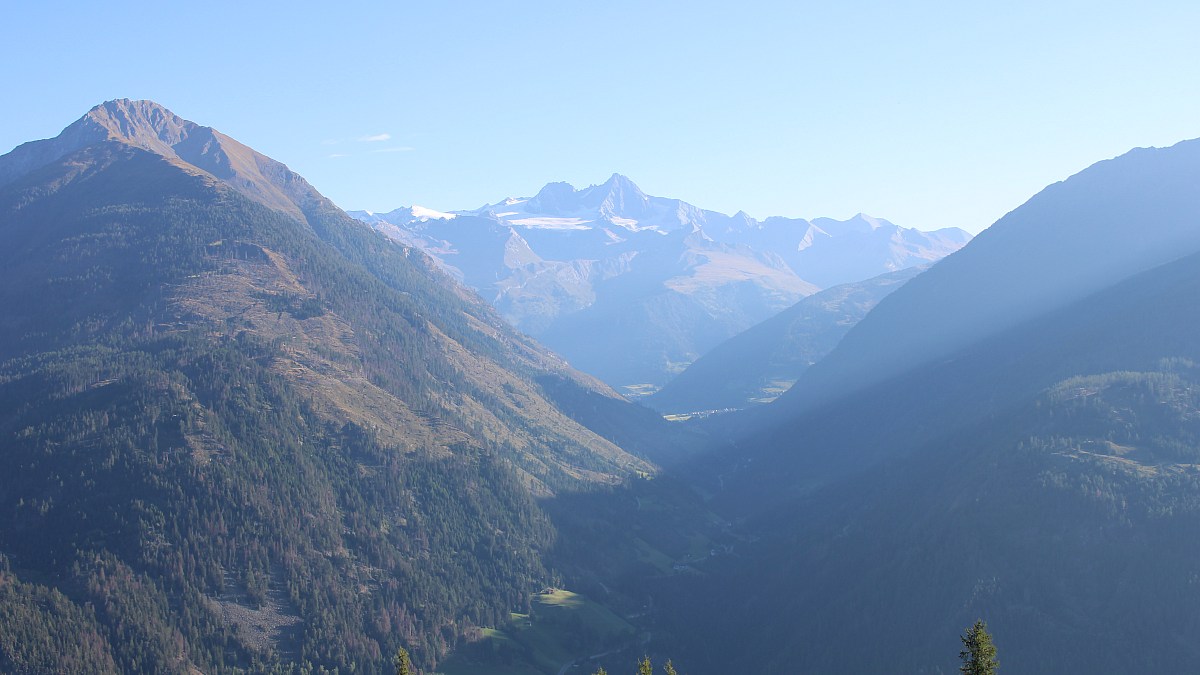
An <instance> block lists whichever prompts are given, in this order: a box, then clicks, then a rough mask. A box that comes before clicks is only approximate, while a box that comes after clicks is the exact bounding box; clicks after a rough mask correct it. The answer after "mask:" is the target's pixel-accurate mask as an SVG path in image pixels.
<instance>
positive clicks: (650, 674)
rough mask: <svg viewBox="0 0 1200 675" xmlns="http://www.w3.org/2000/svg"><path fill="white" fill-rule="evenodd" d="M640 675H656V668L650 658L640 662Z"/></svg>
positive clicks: (647, 657)
mask: <svg viewBox="0 0 1200 675" xmlns="http://www.w3.org/2000/svg"><path fill="white" fill-rule="evenodd" d="M638 675H654V666H653V665H652V664H651V663H650V657H649V656H646V657H644V658H642V660H641V661H638Z"/></svg>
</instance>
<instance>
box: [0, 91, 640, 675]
mask: <svg viewBox="0 0 1200 675" xmlns="http://www.w3.org/2000/svg"><path fill="white" fill-rule="evenodd" d="M0 239H2V240H3V243H4V245H3V246H0V306H2V307H4V311H3V313H2V314H0V401H2V402H3V403H2V404H0V466H3V468H4V470H3V471H2V472H0V522H2V523H3V527H0V557H2V559H3V563H2V564H3V571H2V572H0V574H3V579H4V581H3V583H0V588H2V589H3V594H4V598H3V600H2V601H0V614H3V616H4V617H6V618H5V625H6V630H5V635H8V636H21V637H19V639H16V640H3V641H0V669H4V670H17V671H26V672H189V671H194V670H195V669H199V670H200V671H202V672H229V671H230V670H231V669H233V668H234V667H241V668H248V669H251V670H254V671H261V670H264V669H269V668H270V667H272V666H273V665H287V666H288V667H289V668H290V667H291V666H292V665H300V664H311V665H313V666H324V667H330V668H331V667H335V666H337V667H341V668H343V669H345V668H347V667H348V665H349V664H351V663H353V664H356V668H357V671H356V672H386V670H387V667H388V666H387V661H388V659H389V657H390V655H391V654H392V653H394V650H395V648H396V647H397V646H399V645H406V646H408V647H409V648H410V649H411V650H413V651H414V652H415V653H416V655H417V656H418V657H419V659H420V660H421V661H422V662H423V663H425V664H426V665H429V664H432V663H434V662H436V660H437V659H438V658H439V657H440V656H441V655H442V654H443V653H444V652H445V650H446V649H447V648H448V647H449V646H450V645H452V644H453V643H454V642H455V641H456V640H457V639H458V638H459V636H461V635H462V634H463V632H464V631H466V630H468V629H469V628H470V627H471V626H473V625H484V624H494V623H497V622H499V621H500V620H502V619H505V618H507V616H508V612H509V611H510V610H512V609H514V608H519V607H521V606H523V605H524V604H525V603H527V602H528V594H529V592H530V591H531V590H532V589H534V588H535V587H537V586H538V585H539V584H541V583H544V580H545V577H546V574H547V573H546V570H545V569H544V567H543V564H542V562H541V552H542V551H544V550H545V549H546V547H547V546H549V545H550V543H551V542H552V541H553V538H554V533H553V528H552V526H551V525H550V523H549V521H548V520H547V518H546V517H545V515H544V514H543V513H542V511H541V509H540V508H539V506H538V505H537V504H536V502H535V500H534V498H535V497H536V496H538V495H548V494H551V493H553V492H555V491H563V490H568V491H569V490H572V489H575V488H578V487H581V486H585V485H588V484H591V483H607V482H614V481H619V480H621V479H622V478H623V477H624V476H626V475H628V474H629V473H631V472H634V471H649V470H652V467H651V465H649V464H648V463H647V462H646V461H644V460H643V459H640V458H639V457H637V456H634V455H631V454H630V453H628V452H626V451H625V450H623V449H622V448H621V447H619V446H618V445H616V444H614V443H613V442H611V441H609V440H607V439H605V438H603V437H601V436H600V435H598V434H597V433H595V432H593V431H591V430H589V429H588V428H586V427H585V426H583V425H582V424H581V423H579V422H576V421H575V418H579V419H583V420H586V421H587V422H588V423H589V424H592V425H594V426H597V428H608V429H612V428H620V427H621V426H623V422H622V420H633V419H636V420H638V421H637V422H636V423H632V422H631V424H638V425H645V424H647V421H646V420H645V416H644V415H638V414H637V413H636V412H631V411H630V407H629V405H628V404H626V403H624V402H623V401H621V400H620V399H618V398H617V397H616V396H615V395H614V394H613V393H612V392H611V391H610V390H608V389H607V387H605V386H603V385H601V384H599V383H598V382H596V381H594V380H591V379H589V378H587V377H586V376H583V375H580V374H578V373H576V372H574V371H572V370H571V369H569V368H568V367H567V366H566V364H565V363H563V362H562V361H561V360H559V359H558V358H557V357H554V356H553V355H551V354H549V353H548V352H545V351H544V350H542V349H541V348H540V347H539V346H537V345H536V344H535V343H533V342H532V341H530V340H529V339H527V338H525V337H523V336H521V335H520V334H518V333H516V332H515V331H514V330H512V329H511V328H509V327H508V325H507V324H506V323H505V322H504V321H503V320H502V319H500V317H499V316H498V315H496V314H495V312H494V311H493V310H492V309H491V308H490V307H489V306H488V305H487V304H486V303H483V302H482V301H480V300H479V299H478V298H477V297H475V296H474V295H473V294H471V293H470V292H468V291H465V290H463V289H462V288H461V287H458V286H457V285H456V284H454V283H453V282H452V281H451V280H450V279H448V278H447V277H445V276H444V275H443V274H442V273H441V272H439V271H437V269H436V268H435V267H434V265H433V264H432V263H431V262H430V261H429V260H428V259H427V258H426V257H425V256H424V255H422V254H420V253H419V252H417V251H413V250H411V249H407V248H405V247H403V246H400V245H398V244H396V243H394V242H391V241H389V240H387V239H386V238H384V237H383V236H381V235H379V234H377V233H375V232H373V231H371V230H370V229H369V228H368V227H366V226H365V225H363V224H361V223H359V222H357V221H355V220H353V219H351V218H349V217H348V216H346V215H345V214H344V213H342V212H341V211H339V210H338V209H336V208H335V207H334V206H333V205H332V204H331V203H330V202H328V200H326V199H324V198H323V197H321V196H320V195H319V194H318V193H316V191H315V190H313V189H312V188H311V186H308V184H307V183H305V182H304V181H303V179H301V178H300V177H299V176H296V175H295V174H293V173H291V172H290V171H288V170H287V169H286V167H284V166H283V165H282V164H279V163H277V162H274V161H273V160H270V159H269V158H265V157H264V156H262V155H259V154H258V153H255V152H253V151H252V150H249V149H248V148H246V147H245V146H242V145H241V144H237V143H236V142H234V141H231V139H228V138H227V137H225V136H223V135H221V134H220V133H219V132H215V131H213V130H211V129H207V128H205V127H200V126H199V125H195V124H193V123H190V122H186V121H184V120H181V119H179V118H178V117H176V116H174V115H173V114H171V113H170V112H169V111H166V110H165V109H163V108H161V107H159V106H157V105H155V104H153V103H149V102H132V101H115V102H110V103H108V104H105V105H103V106H98V107H97V108H96V109H94V110H93V111H91V112H90V113H89V114H88V115H87V116H85V118H83V119H82V120H80V121H79V122H77V123H76V124H74V125H72V126H71V127H69V128H68V129H67V130H66V131H65V132H64V134H63V135H62V136H60V137H59V138H57V139H51V140H49V141H39V142H36V143H32V144H26V145H25V146H21V148H18V149H17V150H15V151H14V152H13V153H10V154H9V155H7V156H5V157H0ZM558 401H569V402H570V405H567V404H565V403H564V404H560V403H558ZM631 414H632V415H633V417H629V415H631ZM610 435H613V436H614V437H616V434H611V433H610Z"/></svg>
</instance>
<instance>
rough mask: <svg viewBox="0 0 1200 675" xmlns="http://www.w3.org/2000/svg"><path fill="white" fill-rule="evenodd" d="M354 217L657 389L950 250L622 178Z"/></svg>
mask: <svg viewBox="0 0 1200 675" xmlns="http://www.w3.org/2000/svg"><path fill="white" fill-rule="evenodd" d="M351 215H353V216H355V217H357V218H359V219H361V220H364V221H366V222H369V223H371V224H372V225H373V226H374V227H375V228H376V229H377V230H379V231H380V232H383V233H384V234H386V235H388V236H390V237H392V238H394V239H398V240H400V241H403V242H405V243H407V244H409V245H412V246H416V247H419V248H421V249H422V250H424V251H426V252H427V253H429V254H430V255H431V256H433V257H434V258H435V259H436V260H437V261H438V262H439V263H440V264H441V265H442V266H443V267H445V269H446V270H447V271H448V272H450V273H451V274H452V275H454V276H455V277H457V278H458V279H459V280H460V281H462V282H463V283H465V284H466V285H468V286H471V287H472V288H474V289H476V290H477V291H478V292H479V293H480V294H481V295H483V296H484V297H485V298H487V299H488V300H490V301H491V302H493V303H494V304H495V305H496V307H497V308H498V309H499V310H500V312H501V313H502V314H503V315H504V316H505V317H506V318H507V319H508V320H509V321H511V322H512V323H513V324H515V325H516V326H518V327H519V328H521V329H522V330H524V331H526V332H527V333H530V334H532V335H534V336H536V337H538V338H539V339H540V340H541V341H542V342H544V343H545V344H547V345H548V346H550V347H551V348H553V349H555V350H557V351H558V352H559V353H561V354H563V355H564V356H565V357H567V358H568V359H569V360H570V361H571V363H572V364H573V365H575V366H576V367H578V368H581V369H583V370H585V371H589V372H591V373H593V374H595V375H597V376H599V377H600V378H601V379H604V380H606V381H607V382H609V383H610V384H614V385H616V386H622V387H624V386H630V385H653V386H659V385H662V384H663V383H664V382H666V380H668V379H669V378H670V377H671V376H672V375H673V374H674V373H676V372H679V371H680V370H682V369H683V368H684V367H686V366H687V364H689V363H690V362H692V361H693V360H695V359H696V358H697V357H698V356H699V355H700V354H702V353H704V352H705V351H707V350H708V349H709V348H711V347H713V346H715V345H716V344H718V343H719V342H721V341H723V340H725V339H727V338H729V337H730V336H732V335H734V334H736V333H738V332H740V331H741V330H744V329H745V328H748V327H749V326H751V325H753V324H755V323H757V322H759V321H761V320H763V319H765V318H767V317H769V316H772V315H773V314H775V313H776V312H779V311H781V310H783V309H784V308H786V307H789V306H790V305H792V304H793V303H795V302H796V301H798V300H800V299H801V298H803V297H805V296H808V295H811V294H812V293H815V292H817V291H819V290H821V289H822V288H827V287H829V286H833V285H836V284H840V283H846V282H851V281H858V280H861V279H866V278H869V277H873V276H877V275H879V274H882V273H885V272H889V271H895V270H900V269H905V268H908V267H912V266H914V265H922V264H926V263H929V262H932V261H935V260H938V259H940V258H942V257H943V256H945V255H948V254H949V253H952V252H953V251H956V250H958V249H959V248H961V247H962V246H963V245H964V244H966V242H967V241H969V240H970V235H969V234H967V233H966V232H964V231H962V230H959V229H957V228H949V229H944V230H938V231H936V232H921V231H918V230H914V229H907V228H902V227H899V226H897V225H894V224H892V223H890V222H888V221H886V220H882V219H876V218H871V217H869V216H865V215H861V214H860V215H858V216H855V217H854V218H851V219H849V220H846V221H836V220H832V219H828V218H818V219H816V220H812V221H809V220H803V219H793V218H779V217H776V218H768V219H766V220H762V221H759V220H756V219H754V218H751V217H750V216H748V215H747V214H745V213H743V212H738V213H737V214H735V215H733V216H729V215H725V214H722V213H718V212H716V211H709V210H706V209H701V208H698V207H696V206H693V205H691V204H689V203H687V202H684V201H681V200H678V199H668V198H664V197H654V196H651V195H647V194H646V193H644V192H643V191H642V190H641V189H640V188H638V186H637V185H635V184H634V183H633V181H631V180H629V179H628V178H626V177H625V176H621V175H619V174H613V176H612V177H611V178H609V179H608V180H607V181H606V182H604V183H603V184H601V185H593V186H590V187H587V188H583V189H576V188H574V187H573V186H571V185H570V184H568V183H550V184H548V185H546V186H545V187H543V188H542V189H541V190H540V191H539V192H538V193H537V194H536V195H534V196H533V197H527V198H509V199H505V200H502V201H499V202H496V203H495V204H487V205H484V206H482V207H480V208H478V209H474V210H463V211H454V212H440V211H434V210H431V209H426V208H423V207H419V206H413V207H405V208H399V209H396V210H394V211H391V212H388V213H371V212H367V211H356V212H351Z"/></svg>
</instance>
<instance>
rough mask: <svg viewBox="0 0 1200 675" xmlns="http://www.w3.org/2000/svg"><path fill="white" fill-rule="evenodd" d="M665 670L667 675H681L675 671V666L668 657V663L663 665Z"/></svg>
mask: <svg viewBox="0 0 1200 675" xmlns="http://www.w3.org/2000/svg"><path fill="white" fill-rule="evenodd" d="M663 672H665V673H666V674H667V675H679V673H676V672H675V666H674V665H673V664H672V663H671V659H667V665H665V666H663Z"/></svg>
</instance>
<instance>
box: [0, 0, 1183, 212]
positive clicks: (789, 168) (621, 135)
mask: <svg viewBox="0 0 1200 675" xmlns="http://www.w3.org/2000/svg"><path fill="white" fill-rule="evenodd" d="M5 5H6V6H5V9H4V14H5V23H6V27H7V30H5V31H4V40H2V41H0V64H3V65H2V66H0V68H2V70H0V72H3V74H4V78H3V80H4V88H5V90H6V97H5V98H6V99H7V101H8V104H7V105H5V106H3V109H2V110H3V112H0V152H7V151H8V150H9V149H11V148H12V147H14V146H16V145H17V144H19V143H21V142H23V141H26V140H31V139H35V138H45V137H49V136H53V135H55V134H57V133H58V131H59V130H60V129H61V128H62V127H64V126H66V125H67V124H69V123H70V122H72V121H73V120H75V119H76V118H78V117H80V116H81V115H82V114H83V113H84V112H86V111H87V110H88V109H89V108H90V107H92V106H93V105H95V104H97V103H100V102H101V101H104V100H107V99H112V98H120V97H129V98H150V99H154V100H156V101H158V102H159V103H162V104H163V105H166V106H167V107H169V108H171V109H172V110H174V111H175V112H176V113H178V114H180V115H182V116H183V117H185V118H188V119H191V120H193V121H196V122H200V123H202V124H206V125H209V126H213V127H216V128H217V129H219V130H221V131H223V132H225V133H227V134H229V135H231V136H234V137H235V138H237V139H239V140H241V141H243V142H245V143H247V144H248V145H251V146H253V147H254V148H256V149H258V150H260V151H262V152H265V153H266V154H268V155H271V156H272V157H274V158H276V159H278V160H280V161H283V162H285V163H286V164H288V165H289V166H290V167H291V168H293V169H294V170H296V171H298V172H300V173H301V174H303V175H304V176H306V177H307V178H308V179H309V180H310V181H311V182H312V183H313V184H314V185H315V186H316V187H317V189H319V190H321V191H322V192H324V193H325V194H326V195H328V196H329V197H330V198H332V199H333V200H334V201H335V202H337V203H338V204H339V205H340V206H342V207H345V208H350V209H354V208H366V209H372V210H385V209H391V208H394V207H396V206H400V205H408V204H413V203H417V204H421V205H425V206H429V207H433V208H438V209H452V208H473V207H476V206H479V205H481V204H483V203H484V202H492V201H497V200H499V199H502V198H504V197H506V196H509V195H514V196H515V195H530V194H532V193H534V192H536V191H537V190H538V188H540V187H541V186H542V184H544V183H546V182H548V181H552V180H566V181H569V182H572V183H574V184H575V185H577V186H586V185H588V184H591V183H599V182H602V181H604V180H605V179H606V178H607V177H608V176H609V175H610V174H611V173H613V172H620V173H624V174H626V175H628V176H630V177H631V178H632V179H633V180H634V181H636V182H637V183H638V184H639V185H640V186H641V187H642V188H643V189H644V190H646V191H647V192H649V193H651V194H656V195H661V196H666V197H678V198H681V199H685V200H688V201H690V202H693V203H695V204H697V205H699V206H703V207H705V208H711V209H715V210H718V211H725V212H729V213H732V212H734V211H737V210H738V209H743V210H745V211H747V212H748V213H750V214H751V215H753V216H757V217H765V216H768V215H787V216H804V217H814V216H834V217H846V216H850V215H853V214H854V213H856V212H859V211H862V212H866V213H870V214H872V215H875V216H879V217H884V218H888V219H890V220H892V221H894V222H897V223H898V224H901V225H905V226H913V227H920V228H922V229H932V228H935V227H943V226H952V225H953V226H960V227H963V228H966V229H968V230H972V231H978V230H980V229H982V228H983V227H986V226H987V225H989V224H990V223H991V222H992V221H994V220H995V219H997V218H998V217H999V216H1001V215H1003V214H1004V213H1005V212H1007V211H1009V210H1011V209H1012V208H1015V207H1016V206H1017V205H1019V204H1020V203H1021V202H1023V201H1024V200H1025V199H1027V198H1028V197H1029V196H1031V195H1032V194H1033V193H1035V192H1037V191H1038V190H1039V189H1041V188H1042V187H1043V186H1045V185H1046V184H1048V183H1051V182H1054V181H1056V180H1060V179H1062V178H1065V177H1066V176H1068V175H1070V174H1072V173H1075V172H1076V171H1078V170H1080V169H1082V168H1084V167H1085V166H1087V165H1088V164H1091V163H1093V162H1095V161H1098V160H1101V159H1105V158H1108V157H1112V156H1115V155H1118V154H1120V153H1122V152H1124V151H1126V150H1128V149H1129V148H1131V147H1135V146H1148V145H1158V146H1161V145H1169V144H1172V143H1174V142H1176V141H1179V140H1183V139H1185V138H1193V137H1198V136H1200V54H1198V51H1200V50H1198V48H1197V44H1198V39H1197V38H1198V36H1200V3H1196V2H1194V1H1193V2H1152V1H1143V2H1122V3H1106V2H1097V1H1095V0H1092V1H1089V2H1012V1H1009V2H987V3H984V2H963V1H962V0H956V1H954V2H908V3H906V2H832V1H830V2H824V3H819V4H818V3H807V2H755V1H754V0H740V1H737V2H731V1H728V0H727V1H725V2H719V3H718V2H703V1H697V0H689V1H687V2H653V1H651V0H640V1H624V0H609V1H605V2H595V1H591V2H570V1H567V0H560V1H558V2H503V1H500V0H490V1H487V2H437V1H436V0H426V1H425V2H419V3H413V2H387V3H384V2H378V3H363V2H352V1H340V2H334V3H319V4H317V3H314V4H306V3H304V2H295V1H293V2H279V3H275V2H247V1H246V0H240V1H239V2H212V1H209V2H196V3H175V2H155V3H149V2H146V3H128V2H103V3H100V2H97V3H83V2H54V1H53V0H49V1H44V2H38V3H32V2H29V3H24V2H22V3H18V2H11V3H5Z"/></svg>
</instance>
